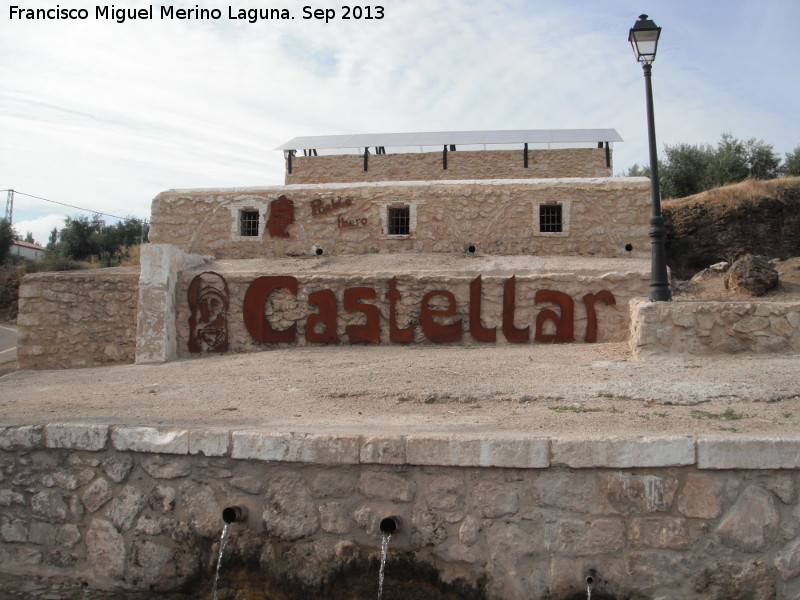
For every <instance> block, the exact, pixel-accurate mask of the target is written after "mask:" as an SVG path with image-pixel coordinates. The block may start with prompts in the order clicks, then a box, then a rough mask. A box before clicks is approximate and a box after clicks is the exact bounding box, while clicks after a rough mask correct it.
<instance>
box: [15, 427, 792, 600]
mask: <svg viewBox="0 0 800 600" xmlns="http://www.w3.org/2000/svg"><path fill="white" fill-rule="evenodd" d="M799 448H800V439H797V438H791V439H773V438H757V437H753V438H739V437H737V438H735V439H732V438H730V437H718V436H700V437H698V438H693V437H691V436H664V437H660V438H659V437H654V438H647V439H643V438H596V439H594V438H585V437H584V438H581V439H580V440H578V439H576V438H569V437H564V438H558V437H556V438H547V437H540V438H535V437H527V436H526V437H524V438H517V437H513V438H508V437H503V436H502V435H500V436H498V437H491V436H475V437H471V436H463V435H462V436H456V435H446V434H441V435H437V434H428V435H405V436H403V435H388V436H381V435H360V436H359V435H351V436H348V435H331V434H312V433H293V434H291V433H263V432H258V431H228V430H222V429H218V430H213V429H156V428H150V427H124V426H117V427H108V426H105V425H99V424H59V423H53V424H50V425H47V426H21V427H11V428H0V506H2V515H0V581H3V577H2V574H21V573H25V574H27V575H28V576H29V577H30V576H37V575H41V576H44V575H48V576H57V577H59V578H62V579H65V580H69V579H70V578H74V577H79V578H80V580H81V581H84V582H87V584H88V586H89V589H88V590H85V592H88V591H91V590H96V589H110V590H128V591H129V592H130V591H136V590H139V591H141V592H142V593H143V594H144V595H146V594H149V593H152V592H153V591H156V592H167V591H179V590H183V591H184V592H185V593H186V594H187V596H186V597H187V598H188V597H192V598H196V597H201V596H202V597H210V594H209V589H208V586H209V585H210V583H211V581H212V579H213V574H214V569H215V563H216V556H217V551H218V548H217V543H218V541H219V538H220V533H221V530H222V527H223V522H222V520H221V513H222V509H223V508H225V507H227V506H242V507H244V508H246V509H247V511H248V513H249V518H248V519H247V521H246V522H243V523H234V524H233V526H232V530H231V539H229V540H228V544H227V546H226V554H225V557H224V558H223V564H222V569H221V576H222V587H223V589H225V590H227V593H228V594H229V595H228V596H223V597H233V593H234V591H241V590H242V589H243V587H244V586H246V585H247V583H246V581H247V577H248V576H252V577H255V578H260V579H258V580H259V581H261V580H263V577H264V576H267V577H269V578H271V579H272V580H273V582H274V585H275V586H276V587H278V589H280V582H281V581H284V580H285V579H286V578H290V579H291V587H290V588H289V589H291V590H293V593H294V594H295V595H294V596H291V597H292V598H294V597H298V598H299V597H304V598H309V597H326V596H325V594H321V595H319V596H315V595H314V593H312V592H313V590H319V589H320V586H321V584H322V583H323V582H324V581H325V580H326V578H327V577H329V576H331V575H332V573H333V572H334V571H336V570H337V569H338V570H343V571H340V572H345V573H349V575H348V576H356V575H357V574H360V575H361V576H363V577H365V578H367V579H369V580H370V582H371V583H372V582H373V581H374V583H373V585H375V586H377V567H376V566H374V565H375V563H373V566H369V559H375V558H376V557H377V555H378V554H379V551H380V545H381V534H380V531H379V523H380V521H381V520H382V519H383V518H385V517H387V516H394V517H397V518H398V519H397V520H398V521H399V523H400V529H399V530H398V531H397V532H396V533H395V534H394V535H393V536H392V538H391V542H390V547H389V561H388V565H387V591H388V589H391V587H392V586H395V588H397V586H403V585H405V586H408V585H416V583H415V582H414V581H413V580H401V581H398V579H396V578H395V579H393V572H394V577H397V574H398V571H400V570H401V569H402V565H403V561H406V562H407V561H408V560H412V559H413V561H415V562H417V563H423V564H428V565H430V566H432V567H433V568H434V569H436V571H437V572H438V574H439V576H440V577H441V579H442V580H443V581H444V582H451V583H452V582H454V581H456V580H461V581H462V586H461V587H462V589H464V586H467V587H472V588H473V589H477V588H478V587H480V585H481V583H480V582H481V581H483V582H484V584H485V587H484V588H483V589H484V592H485V596H484V597H485V598H487V599H488V600H500V599H502V600H522V599H525V600H528V599H531V598H537V599H538V598H550V599H553V600H560V599H568V598H578V597H586V577H587V576H591V577H592V578H593V588H592V591H593V594H594V595H595V596H597V597H609V598H622V597H626V598H638V599H656V598H707V599H716V598H733V597H735V598H748V599H750V598H752V599H759V600H770V599H771V600H791V599H794V598H797V597H798V595H799V594H800V541H799V540H800V537H798V536H799V535H800V503H799V502H798V500H799V497H800V475H799V474H798V473H800V459H799V458H798V457H800V453H799V452H798V449H799ZM737 450H741V451H737ZM246 565H260V566H257V567H251V568H253V569H254V570H252V571H250V572H249V575H248V573H247V567H246ZM242 569H243V570H242ZM417 572H419V571H417ZM226 574H227V575H228V578H226ZM484 578H485V579H484ZM338 581H339V583H338V585H343V586H348V585H349V583H348V579H347V578H346V577H345V578H344V579H342V578H340V579H339V580H338ZM284 583H285V581H284ZM304 586H305V587H304ZM187 588H189V591H187ZM399 589H403V588H402V587H400V588H399ZM6 591H13V588H8V587H7V588H6ZM373 593H374V592H371V593H370V595H369V597H372V594H373ZM82 597H83V596H82ZM287 597H289V596H287ZM471 597H479V596H471Z"/></svg>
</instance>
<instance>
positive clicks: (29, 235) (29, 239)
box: [25, 231, 36, 244]
mask: <svg viewBox="0 0 800 600" xmlns="http://www.w3.org/2000/svg"><path fill="white" fill-rule="evenodd" d="M25 241H26V242H27V243H29V244H35V243H36V241H35V240H34V239H33V233H32V232H30V231H28V232H27V233H26V234H25Z"/></svg>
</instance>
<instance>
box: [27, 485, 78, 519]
mask: <svg viewBox="0 0 800 600" xmlns="http://www.w3.org/2000/svg"><path fill="white" fill-rule="evenodd" d="M31 510H32V511H33V514H34V515H36V516H37V517H41V518H43V519H47V520H51V521H63V520H64V519H66V518H67V514H68V512H69V508H68V507H67V503H66V502H65V501H64V495H63V494H62V493H61V492H60V491H58V490H45V491H43V492H38V493H36V494H34V495H33V496H32V497H31Z"/></svg>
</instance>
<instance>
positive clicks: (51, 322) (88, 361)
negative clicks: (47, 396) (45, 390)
mask: <svg viewBox="0 0 800 600" xmlns="http://www.w3.org/2000/svg"><path fill="white" fill-rule="evenodd" d="M138 285H139V269H138V268H130V267H117V268H113V269H98V270H92V271H82V272H66V273H36V274H33V275H26V276H25V278H24V279H23V280H22V283H21V285H20V291H19V313H18V317H17V326H18V334H17V348H18V349H17V357H18V361H19V366H20V368H21V369H65V368H74V367H91V366H96V365H104V364H114V363H130V362H133V359H134V356H135V353H136V312H137V295H138V294H137V290H138Z"/></svg>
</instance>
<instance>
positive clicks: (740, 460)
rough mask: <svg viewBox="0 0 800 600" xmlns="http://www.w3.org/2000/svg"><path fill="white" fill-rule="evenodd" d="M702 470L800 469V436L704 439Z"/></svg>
mask: <svg viewBox="0 0 800 600" xmlns="http://www.w3.org/2000/svg"><path fill="white" fill-rule="evenodd" d="M697 467H698V468H700V469H799V468H800V437H771V436H769V437H768V436H764V437H755V436H748V437H724V436H702V437H700V438H699V439H698V440H697Z"/></svg>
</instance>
